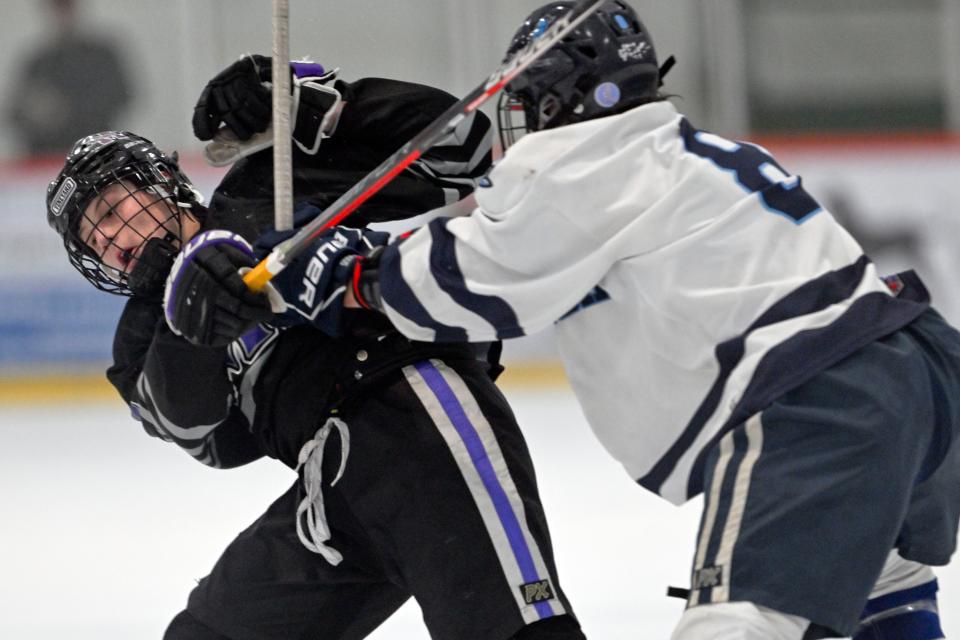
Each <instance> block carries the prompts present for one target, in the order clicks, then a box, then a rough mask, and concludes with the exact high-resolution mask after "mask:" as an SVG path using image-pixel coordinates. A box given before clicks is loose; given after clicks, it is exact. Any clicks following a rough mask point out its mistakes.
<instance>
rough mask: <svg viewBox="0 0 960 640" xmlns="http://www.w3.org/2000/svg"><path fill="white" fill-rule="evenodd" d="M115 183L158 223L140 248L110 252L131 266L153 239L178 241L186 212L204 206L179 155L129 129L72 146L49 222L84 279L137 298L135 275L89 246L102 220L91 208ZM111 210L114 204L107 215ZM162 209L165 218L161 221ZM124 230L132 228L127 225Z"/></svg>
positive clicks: (54, 184) (51, 192) (50, 199)
mask: <svg viewBox="0 0 960 640" xmlns="http://www.w3.org/2000/svg"><path fill="white" fill-rule="evenodd" d="M117 184H119V185H122V186H123V187H124V188H125V189H126V193H127V196H126V197H131V198H134V200H135V202H136V204H139V205H140V210H139V212H137V213H136V214H135V215H141V214H142V215H149V216H151V219H152V220H153V221H154V224H153V225H152V229H154V231H151V232H150V233H149V234H148V235H149V237H144V236H143V234H141V238H142V242H141V245H140V246H138V247H122V248H121V247H114V248H113V249H112V250H113V251H116V253H117V254H119V255H121V256H124V257H125V261H127V262H129V261H132V258H133V257H135V256H136V255H138V254H142V253H143V251H144V249H145V245H146V244H147V243H148V241H149V240H150V239H151V238H152V237H156V236H159V237H162V238H163V239H164V240H166V241H167V242H168V243H170V242H171V241H173V242H174V243H175V244H176V243H179V241H180V236H181V216H182V215H183V213H182V210H183V209H192V208H194V206H195V205H200V204H202V201H203V199H202V197H201V196H200V193H199V192H198V191H197V190H196V188H195V187H194V186H193V184H192V183H191V182H190V180H189V179H188V178H187V176H186V175H185V174H184V173H183V172H182V171H181V170H180V166H179V163H178V160H177V156H176V154H172V155H170V156H167V155H165V154H164V153H162V152H161V151H160V150H159V149H157V148H156V147H155V146H154V145H153V143H152V142H150V141H149V140H147V139H146V138H142V137H140V136H137V135H134V134H132V133H128V132H126V131H105V132H101V133H97V134H94V135H90V136H87V137H85V138H82V139H80V140H78V141H77V142H76V143H75V144H74V146H73V148H72V149H71V151H70V152H69V153H68V154H67V157H66V159H65V162H64V167H63V169H62V170H61V171H60V173H59V174H58V175H57V177H56V178H54V179H53V180H52V181H51V182H50V185H49V186H48V187H47V222H48V223H49V224H50V226H51V227H52V228H53V229H54V230H55V231H56V232H57V233H58V234H59V235H60V237H61V238H62V239H63V243H64V247H65V249H66V251H67V257H68V259H69V260H70V263H71V264H72V265H73V266H74V268H75V269H77V271H79V272H80V274H81V275H83V277H84V278H86V279H87V280H88V281H89V282H90V283H91V284H93V285H94V286H95V287H97V288H98V289H101V290H103V291H107V292H108V293H114V294H118V295H125V296H129V295H134V291H132V290H131V289H130V286H129V276H130V275H131V274H130V273H129V272H128V271H127V270H126V269H123V268H118V267H117V266H116V265H113V266H111V265H108V264H106V263H105V261H104V259H103V253H105V252H106V250H105V249H104V250H103V251H102V252H98V251H97V249H95V248H94V247H93V246H91V244H88V241H89V240H90V239H91V238H92V237H93V236H94V233H95V231H96V230H97V229H98V225H99V224H100V221H101V219H98V220H93V219H91V218H89V217H87V208H88V207H89V205H90V204H91V203H93V202H94V201H95V200H96V198H97V197H100V196H101V194H103V192H104V190H106V189H108V188H110V187H112V186H113V185H117ZM121 193H122V192H121ZM126 197H123V198H121V199H125V198H126ZM113 211H114V206H113V205H111V206H110V209H109V212H113ZM158 211H159V212H160V213H161V215H162V219H158V216H157V215H156V212H158ZM84 219H86V221H87V222H88V223H89V226H90V230H89V231H85V233H86V235H87V237H86V238H84V237H81V236H80V226H81V221H82V220H84ZM123 226H124V227H129V228H131V229H133V228H134V227H133V226H132V225H130V224H129V221H125V222H124V225H123ZM104 235H105V234H101V236H104ZM111 242H112V240H111ZM140 265H141V261H140V260H137V261H136V262H135V263H134V266H133V269H132V271H135V270H136V269H137V268H138V267H140ZM137 294H138V295H139V294H140V292H137Z"/></svg>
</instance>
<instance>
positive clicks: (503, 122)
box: [498, 0, 660, 149]
mask: <svg viewBox="0 0 960 640" xmlns="http://www.w3.org/2000/svg"><path fill="white" fill-rule="evenodd" d="M574 4H575V3H574V2H569V1H565V0H557V1H556V2H551V3H550V4H546V5H543V6H542V7H540V8H539V9H537V10H536V11H534V12H533V13H531V14H530V15H529V16H528V17H527V19H526V20H525V21H524V22H523V24H522V25H521V26H520V29H518V30H517V32H516V34H515V35H514V37H513V40H512V41H511V42H510V46H509V48H508V49H507V53H506V56H505V58H504V60H508V59H509V58H510V57H512V56H513V55H514V54H515V53H516V52H517V51H519V50H520V49H522V48H523V47H524V46H526V45H527V43H529V42H530V40H531V39H533V38H536V37H538V36H539V35H540V34H542V33H543V32H544V31H545V30H546V28H547V27H548V26H549V25H550V23H552V22H553V21H554V20H556V19H557V18H558V17H559V16H561V15H563V14H564V13H566V12H567V11H569V10H570V9H571V7H573V5H574ZM659 87H660V68H659V66H658V63H657V54H656V51H655V50H654V48H653V40H652V39H651V37H650V33H649V32H648V31H647V30H646V28H645V27H644V26H643V23H641V22H640V19H639V18H638V17H637V14H636V13H635V12H634V10H633V9H632V8H631V7H630V6H629V5H628V4H627V3H626V2H622V1H621V0H611V1H610V2H606V3H604V4H603V5H602V6H601V7H600V8H599V9H597V10H596V11H595V12H594V13H593V14H591V15H590V16H589V17H588V18H586V19H585V20H584V21H583V22H582V23H580V25H579V26H577V27H576V28H575V29H574V30H573V32H571V33H570V34H569V35H568V36H567V37H565V38H564V39H563V40H562V41H560V42H558V43H557V44H555V45H554V46H553V47H552V48H551V49H550V50H549V51H547V52H546V53H544V54H543V55H542V56H541V57H540V58H539V59H538V60H536V61H535V62H534V63H533V64H531V65H530V66H529V67H528V68H527V69H526V70H524V71H523V72H522V73H521V74H519V75H518V76H517V77H516V78H514V79H513V80H512V81H511V82H510V83H509V84H508V85H507V86H506V88H505V89H504V93H503V94H502V95H501V96H500V105H499V109H498V111H499V114H498V116H499V117H498V120H499V125H500V138H501V142H502V143H503V146H504V149H506V148H507V147H508V146H510V144H512V143H513V142H514V141H515V140H516V139H517V138H518V137H519V136H520V135H523V133H526V132H528V131H540V130H542V129H551V128H553V127H559V126H562V125H565V124H573V123H575V122H581V121H583V120H590V119H591V118H598V117H601V116H606V115H611V114H614V113H620V112H623V111H626V110H628V109H630V108H632V107H634V106H637V105H639V104H643V103H644V102H649V101H651V100H653V99H656V98H657V97H658V95H659V91H658V89H659Z"/></svg>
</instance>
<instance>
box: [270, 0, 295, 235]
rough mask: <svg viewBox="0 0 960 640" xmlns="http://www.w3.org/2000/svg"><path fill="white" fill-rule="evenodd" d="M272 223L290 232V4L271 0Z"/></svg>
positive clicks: (291, 222) (291, 188)
mask: <svg viewBox="0 0 960 640" xmlns="http://www.w3.org/2000/svg"><path fill="white" fill-rule="evenodd" d="M272 67H273V68H272V76H273V82H272V84H273V88H272V90H271V93H272V94H273V216H274V218H273V220H274V226H275V227H276V228H277V230H279V231H284V230H286V229H292V228H293V169H292V168H291V163H292V160H291V157H292V144H291V141H290V3H289V0H273V63H272Z"/></svg>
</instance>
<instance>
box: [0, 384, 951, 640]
mask: <svg viewBox="0 0 960 640" xmlns="http://www.w3.org/2000/svg"><path fill="white" fill-rule="evenodd" d="M507 395H508V397H509V398H510V400H511V402H512V404H513V406H514V409H515V411H516V413H517V416H518V419H519V420H520V424H521V425H522V426H523V427H524V430H525V432H526V434H527V439H528V441H529V444H530V448H531V451H532V453H533V456H534V460H535V463H536V465H537V471H538V476H539V480H540V486H541V494H542V498H543V501H544V503H545V505H546V509H547V516H548V518H549V520H550V524H551V527H552V530H553V539H554V545H555V550H556V554H557V559H558V564H559V569H560V579H561V583H562V584H563V585H564V588H565V589H566V591H567V594H568V595H569V597H570V599H571V601H572V602H573V605H574V608H575V609H576V611H577V613H578V614H579V616H580V618H581V621H582V623H583V626H584V629H585V631H586V633H587V636H588V637H590V638H599V639H603V640H619V639H627V638H631V639H636V638H644V639H647V638H650V639H658V638H668V637H669V634H670V629H671V628H672V626H673V624H674V622H675V620H676V619H677V617H678V616H679V615H680V613H681V611H682V608H683V603H682V602H681V601H679V600H674V599H670V598H667V597H665V595H664V594H665V591H666V588H667V586H668V585H677V586H685V585H686V583H687V571H688V565H689V563H690V558H691V556H692V549H693V539H694V533H695V529H696V526H697V522H698V518H699V506H700V503H699V501H695V502H693V503H691V504H688V505H686V506H685V507H683V508H679V509H678V508H675V507H672V506H670V505H669V504H667V503H666V502H665V501H662V500H660V499H658V498H655V497H653V496H652V495H649V494H648V493H646V492H645V491H644V490H642V489H640V488H639V487H638V486H636V485H634V484H633V483H632V482H631V481H630V479H629V478H627V476H626V474H625V473H623V472H622V471H621V469H620V467H619V466H618V465H617V464H616V463H614V462H613V460H612V459H611V458H609V457H608V456H607V454H606V453H605V452H604V451H603V450H602V449H601V447H600V445H599V444H598V443H597V442H596V441H595V439H594V438H593V436H592V434H590V432H589V429H588V427H587V426H586V424H585V423H584V421H583V418H582V416H581V413H580V410H579V408H578V406H577V404H576V402H575V401H574V400H573V397H572V396H571V395H570V393H569V392H568V391H566V390H565V389H562V388H561V389H550V390H529V389H524V390H521V389H513V388H510V389H508V390H507ZM0 462H2V464H0V514H2V518H3V519H2V524H0V576H2V578H3V579H2V580H0V638H3V639H4V640H54V639H56V640H59V639H60V638H64V637H69V638H71V639H72V640H112V639H118V640H119V639H123V640H130V639H138V640H139V639H147V638H156V639H157V640H159V638H160V637H161V635H162V633H163V629H164V628H165V627H166V624H167V622H168V621H169V619H170V618H171V617H172V616H173V615H174V614H175V613H176V612H177V611H179V610H180V609H181V608H182V607H183V605H184V604H185V602H186V596H187V593H188V592H189V590H190V588H191V587H192V585H193V584H194V581H195V580H196V579H198V578H200V577H201V576H203V575H204V574H205V573H206V572H207V571H208V570H209V568H210V567H211V565H212V564H213V562H214V561H215V560H216V558H217V556H218V555H219V553H220V551H221V550H222V549H223V547H225V546H226V545H227V544H228V543H229V542H230V541H231V540H232V539H233V537H234V536H235V535H236V534H237V533H238V532H239V531H240V530H241V529H242V528H244V527H245V526H247V525H248V524H249V523H250V522H252V521H253V520H254V519H255V518H256V517H257V516H259V515H260V513H261V512H262V510H263V509H264V508H266V506H267V505H268V504H269V503H270V502H271V501H272V500H273V499H274V498H276V497H277V496H278V495H279V494H280V493H281V492H282V491H283V490H284V489H285V488H286V487H287V486H288V484H289V483H290V482H292V481H293V479H294V476H293V473H292V472H291V471H290V470H288V469H286V468H285V467H283V466H282V465H281V464H280V463H278V462H275V461H272V460H265V461H260V462H258V463H256V464H253V465H249V466H248V467H245V468H241V469H235V470H230V471H216V470H212V469H207V468H205V467H203V466H202V465H200V464H198V463H196V462H195V461H193V460H192V459H190V458H189V457H188V456H186V455H185V454H183V453H182V452H180V451H179V450H178V449H177V448H176V447H175V446H174V445H170V444H167V443H164V442H162V441H160V440H156V439H153V438H149V437H147V436H146V435H145V434H144V433H143V432H142V431H141V429H140V427H139V425H137V424H136V423H134V422H133V421H132V420H131V419H130V418H129V417H128V415H127V412H126V409H125V408H124V407H122V406H120V404H119V403H116V404H92V405H83V406H64V405H60V406H20V407H11V406H0ZM357 462H359V461H357ZM318 561H319V560H318ZM939 573H940V577H941V611H942V615H943V618H944V625H945V630H946V631H947V635H948V636H950V635H951V634H952V635H953V636H955V637H960V570H958V569H957V568H956V567H951V568H947V569H945V570H941V571H940V572H939ZM371 638H374V639H377V640H388V639H389V640H420V639H426V638H428V636H427V633H426V631H425V629H424V627H423V623H422V621H421V620H420V613H419V610H418V609H417V607H416V606H415V605H414V604H412V603H408V604H407V605H406V606H404V607H403V608H402V609H401V610H400V611H399V612H398V613H397V614H396V615H394V616H393V618H391V619H390V620H388V621H387V622H386V623H385V624H384V625H383V626H382V627H380V629H378V630H377V631H376V632H375V633H374V634H373V635H372V636H371Z"/></svg>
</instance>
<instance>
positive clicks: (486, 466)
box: [414, 362, 553, 618]
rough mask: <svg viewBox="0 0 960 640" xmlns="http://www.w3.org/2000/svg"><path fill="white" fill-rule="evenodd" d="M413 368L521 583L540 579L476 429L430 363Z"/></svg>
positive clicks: (542, 605)
mask: <svg viewBox="0 0 960 640" xmlns="http://www.w3.org/2000/svg"><path fill="white" fill-rule="evenodd" d="M414 367H416V369H417V371H418V372H419V373H420V375H421V376H423V379H424V380H425V381H426V383H427V386H428V387H429V388H430V391H432V392H433V394H434V395H435V396H436V397H437V400H439V401H440V405H441V406H442V407H443V411H444V413H446V415H447V417H448V418H449V419H450V422H451V423H453V427H454V429H456V431H457V433H458V434H459V435H460V439H461V440H462V441H463V444H464V445H465V446H466V448H467V452H468V453H469V454H470V460H471V461H472V462H473V466H474V468H475V469H476V470H477V473H478V474H479V476H480V479H481V480H482V481H483V486H484V487H485V488H486V490H487V494H488V495H489V496H490V499H491V501H492V502H493V506H494V508H495V509H496V512H497V516H498V517H499V519H500V524H501V525H502V526H503V530H504V532H505V533H506V535H507V540H508V541H509V542H510V548H511V549H512V550H513V555H514V558H515V559H516V561H517V565H518V566H519V567H520V574H521V576H522V577H523V580H524V582H527V583H529V582H538V581H540V580H542V579H543V578H542V577H541V576H540V575H538V574H537V570H536V567H534V564H533V558H532V557H531V555H530V549H529V547H528V546H527V542H526V540H525V539H524V537H523V531H522V530H521V528H520V523H519V522H518V521H517V515H516V514H515V513H514V511H513V508H512V507H511V506H510V501H509V499H508V498H507V494H506V492H505V491H504V490H503V487H502V486H501V485H500V481H499V479H498V478H497V474H496V472H495V471H494V470H493V465H492V464H491V462H490V458H489V457H488V456H487V451H486V449H485V448H484V446H483V443H482V442H481V441H480V436H479V434H478V433H477V430H476V428H475V427H474V426H473V424H472V423H471V422H470V418H468V417H467V414H466V412H465V411H464V409H463V406H462V405H461V404H460V401H459V400H457V397H456V395H455V394H454V392H453V389H451V388H450V385H448V384H447V381H446V380H444V379H443V376H442V375H441V374H440V372H439V371H437V368H436V367H434V366H433V365H432V364H431V363H429V362H418V363H417V364H415V365H414ZM534 607H535V608H536V610H537V613H539V614H540V617H541V618H549V617H551V616H553V609H552V608H551V606H550V604H549V603H548V602H537V603H534Z"/></svg>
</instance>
